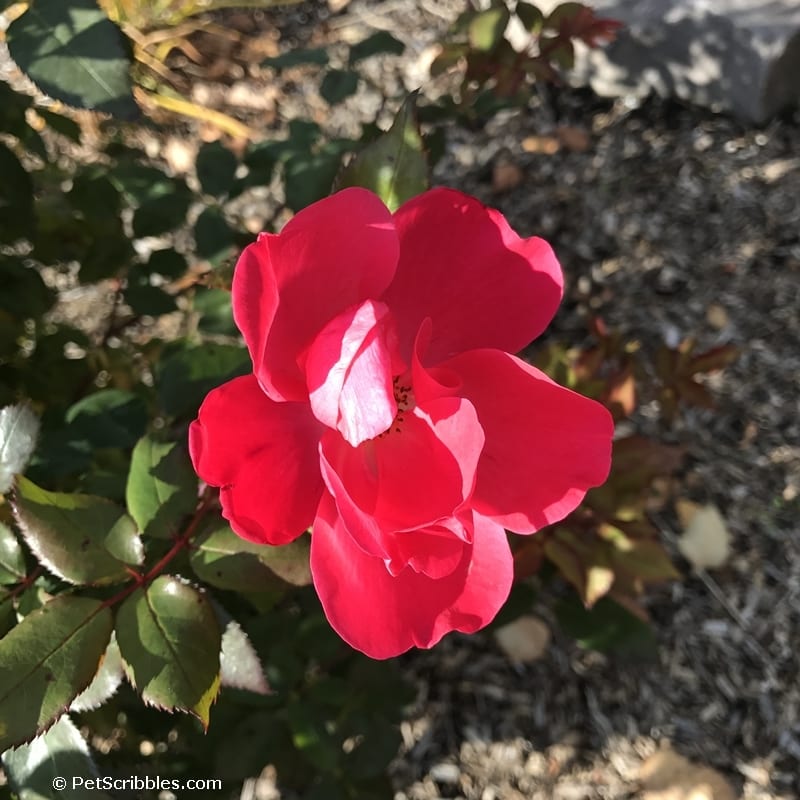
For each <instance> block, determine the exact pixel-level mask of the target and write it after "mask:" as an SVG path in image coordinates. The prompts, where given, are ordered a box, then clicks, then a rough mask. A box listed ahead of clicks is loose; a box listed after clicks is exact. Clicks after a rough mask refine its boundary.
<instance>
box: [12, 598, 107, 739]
mask: <svg viewBox="0 0 800 800" xmlns="http://www.w3.org/2000/svg"><path fill="white" fill-rule="evenodd" d="M112 626H113V622H112V616H111V611H109V609H108V608H107V607H105V606H104V605H103V603H102V602H100V601H99V600H93V599H90V598H88V597H77V596H74V595H67V594H62V595H59V596H58V597H56V598H54V599H53V600H51V601H50V602H49V603H46V604H45V605H44V606H42V608H40V609H38V610H37V611H33V612H32V613H30V614H28V616H26V617H25V618H24V619H23V620H22V622H20V623H19V625H17V626H16V627H15V628H12V629H11V631H9V632H8V633H7V634H6V635H5V636H4V637H3V639H1V640H0V687H2V688H0V751H4V750H6V749H8V748H9V747H13V746H15V745H18V744H20V743H21V742H26V741H29V740H30V739H32V738H33V737H34V736H36V735H37V734H39V733H42V731H44V730H46V729H47V728H48V727H49V726H50V724H51V723H52V722H53V721H54V720H56V719H57V718H58V717H59V716H61V714H63V712H64V710H65V709H66V708H67V706H68V705H69V704H70V703H71V702H72V700H73V699H74V698H75V697H76V696H77V695H78V694H79V693H80V692H82V691H83V690H84V689H85V688H86V687H87V686H88V685H89V683H90V682H91V680H92V678H94V676H95V674H96V673H97V670H98V668H99V666H100V661H101V659H102V657H103V653H104V652H105V650H106V647H107V645H108V641H109V639H110V637H111V631H112Z"/></svg>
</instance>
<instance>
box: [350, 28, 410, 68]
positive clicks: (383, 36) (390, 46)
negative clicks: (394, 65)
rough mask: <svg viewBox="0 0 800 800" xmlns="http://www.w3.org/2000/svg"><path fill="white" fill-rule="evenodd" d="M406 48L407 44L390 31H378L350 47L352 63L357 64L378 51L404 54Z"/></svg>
mask: <svg viewBox="0 0 800 800" xmlns="http://www.w3.org/2000/svg"><path fill="white" fill-rule="evenodd" d="M405 49H406V46H405V45H404V44H403V43H402V42H401V41H400V40H399V39H397V38H396V37H394V36H392V34H391V33H389V31H377V32H376V33H373V34H372V35H371V36H367V38H366V39H364V40H363V41H361V42H358V44H354V45H353V46H352V47H351V48H350V64H355V63H356V62H358V61H361V60H362V59H364V58H369V57H370V56H374V55H377V54H378V53H390V54H391V55H395V56H399V55H402V54H403V51H404V50H405Z"/></svg>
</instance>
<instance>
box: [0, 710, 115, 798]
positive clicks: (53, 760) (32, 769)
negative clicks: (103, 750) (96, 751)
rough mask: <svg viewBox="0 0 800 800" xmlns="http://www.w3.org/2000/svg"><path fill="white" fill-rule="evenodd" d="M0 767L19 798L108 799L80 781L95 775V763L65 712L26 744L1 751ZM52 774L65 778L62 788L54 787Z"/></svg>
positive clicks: (107, 796)
mask: <svg viewBox="0 0 800 800" xmlns="http://www.w3.org/2000/svg"><path fill="white" fill-rule="evenodd" d="M3 768H4V770H5V772H6V775H7V776H8V782H9V783H10V784H11V788H12V789H13V790H14V792H15V793H16V796H17V797H18V798H19V800H85V798H86V797H87V794H90V795H91V797H92V798H97V800H111V798H110V795H108V794H107V793H106V792H104V791H101V790H91V791H90V790H89V789H88V788H87V786H86V785H84V782H85V781H88V780H92V779H96V778H98V777H99V776H98V772H97V767H96V766H95V764H94V762H93V761H92V757H91V755H90V753H89V748H88V746H87V744H86V742H85V741H84V740H83V737H82V736H81V734H80V731H78V729H77V728H76V727H75V725H74V724H73V722H72V720H70V718H69V717H66V716H64V717H61V719H60V720H59V721H58V722H56V724H55V725H53V727H52V728H50V730H48V731H47V732H46V733H43V734H42V735H41V736H37V737H36V739H34V740H33V741H32V742H31V743H30V744H26V745H23V746H22V747H18V748H17V749H16V750H9V751H8V752H6V753H3ZM55 778H63V779H64V780H65V781H66V786H65V788H64V789H62V790H58V789H56V788H55V787H54V785H53V782H54V779H55ZM77 781H81V783H77ZM74 784H77V785H75V788H74V789H73V785H74Z"/></svg>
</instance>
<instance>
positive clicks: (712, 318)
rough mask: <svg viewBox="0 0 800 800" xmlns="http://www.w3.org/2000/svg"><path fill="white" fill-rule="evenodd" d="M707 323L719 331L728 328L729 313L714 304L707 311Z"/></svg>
mask: <svg viewBox="0 0 800 800" xmlns="http://www.w3.org/2000/svg"><path fill="white" fill-rule="evenodd" d="M706 322H708V324H709V325H710V326H711V327H712V328H715V329H716V330H718V331H721V330H722V329H723V328H727V327H728V323H729V322H730V320H729V318H728V312H727V311H726V310H725V309H724V308H723V307H722V306H721V305H720V304H719V303H712V304H711V305H710V306H709V307H708V308H707V309H706Z"/></svg>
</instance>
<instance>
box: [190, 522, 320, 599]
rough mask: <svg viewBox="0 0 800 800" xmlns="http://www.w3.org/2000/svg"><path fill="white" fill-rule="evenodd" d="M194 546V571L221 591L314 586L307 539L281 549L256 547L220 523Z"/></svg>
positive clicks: (302, 537)
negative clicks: (310, 584) (286, 585)
mask: <svg viewBox="0 0 800 800" xmlns="http://www.w3.org/2000/svg"><path fill="white" fill-rule="evenodd" d="M193 544H194V549H193V550H192V554H191V556H190V561H191V565H192V569H194V571H195V574H196V575H197V577H198V578H200V580H202V581H204V582H205V583H209V584H211V585H212V586H217V587H218V588H220V589H230V590H233V591H241V592H263V591H268V590H270V589H274V588H276V587H280V586H281V585H283V584H284V583H291V584H292V585H295V586H305V585H307V584H309V583H310V582H311V574H310V568H309V542H308V537H307V536H301V537H300V538H299V539H295V541H294V542H290V543H289V544H286V545H281V546H279V547H274V546H272V545H267V544H255V543H254V542H248V541H246V540H245V539H242V538H241V537H240V536H237V535H236V534H235V533H234V532H233V531H232V530H231V528H230V526H229V525H228V524H227V523H225V522H224V521H222V520H217V521H216V522H215V523H214V524H213V526H210V530H208V531H207V532H204V533H201V534H200V535H199V536H198V537H197V538H196V539H195V540H194V542H193Z"/></svg>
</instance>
